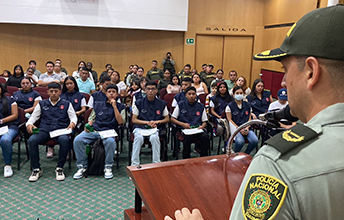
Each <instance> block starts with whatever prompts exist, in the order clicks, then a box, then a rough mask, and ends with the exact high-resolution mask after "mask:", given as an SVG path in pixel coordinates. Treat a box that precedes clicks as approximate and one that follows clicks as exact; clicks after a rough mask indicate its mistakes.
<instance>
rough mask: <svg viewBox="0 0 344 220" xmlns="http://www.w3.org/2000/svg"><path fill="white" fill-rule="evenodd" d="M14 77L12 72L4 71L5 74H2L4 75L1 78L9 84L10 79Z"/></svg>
mask: <svg viewBox="0 0 344 220" xmlns="http://www.w3.org/2000/svg"><path fill="white" fill-rule="evenodd" d="M10 76H12V74H11V72H10V71H9V70H4V72H3V73H2V75H1V76H0V77H1V78H4V79H5V80H6V82H7V80H8V78H9V77H10Z"/></svg>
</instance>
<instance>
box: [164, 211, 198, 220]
mask: <svg viewBox="0 0 344 220" xmlns="http://www.w3.org/2000/svg"><path fill="white" fill-rule="evenodd" d="M174 217H175V218H176V220H203V216H202V214H201V212H200V211H199V210H198V209H194V210H192V213H190V210H189V209H188V208H182V210H177V211H175V213H174ZM164 220H173V218H171V217H170V216H168V215H167V216H165V218H164Z"/></svg>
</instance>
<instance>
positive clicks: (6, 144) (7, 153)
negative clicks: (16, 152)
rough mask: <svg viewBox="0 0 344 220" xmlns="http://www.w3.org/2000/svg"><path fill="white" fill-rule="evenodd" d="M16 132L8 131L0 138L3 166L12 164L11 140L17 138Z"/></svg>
mask: <svg viewBox="0 0 344 220" xmlns="http://www.w3.org/2000/svg"><path fill="white" fill-rule="evenodd" d="M17 135H18V131H17V130H14V129H10V128H9V129H8V132H7V133H6V134H3V135H2V136H1V138H0V145H1V148H2V155H3V157H4V161H5V165H10V164H11V163H12V152H13V147H12V140H13V139H14V138H15V137H17Z"/></svg>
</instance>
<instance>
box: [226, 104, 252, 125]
mask: <svg viewBox="0 0 344 220" xmlns="http://www.w3.org/2000/svg"><path fill="white" fill-rule="evenodd" d="M228 106H229V108H230V109H231V114H232V120H233V121H234V123H235V124H236V125H238V126H240V125H242V124H244V123H245V122H248V120H249V118H250V115H251V105H250V104H249V103H248V102H245V101H243V102H242V108H241V109H239V108H238V105H237V104H236V102H235V101H232V102H231V103H229V104H228Z"/></svg>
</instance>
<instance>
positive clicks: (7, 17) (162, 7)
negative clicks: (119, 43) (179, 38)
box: [0, 0, 189, 31]
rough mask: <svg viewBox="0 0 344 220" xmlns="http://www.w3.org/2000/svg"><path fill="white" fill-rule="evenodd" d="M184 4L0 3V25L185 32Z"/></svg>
mask: <svg viewBox="0 0 344 220" xmlns="http://www.w3.org/2000/svg"><path fill="white" fill-rule="evenodd" d="M188 5H189V4H188V0H0V23H25V24H46V25H67V26H88V27H110V28H130V29H153V30H168V31H187V23H188Z"/></svg>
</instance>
